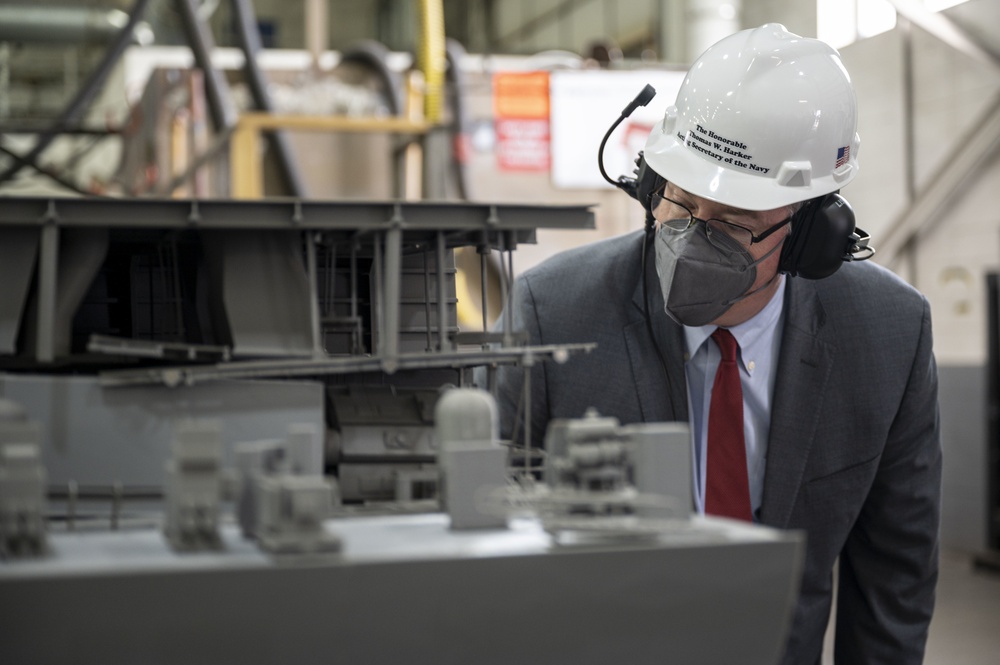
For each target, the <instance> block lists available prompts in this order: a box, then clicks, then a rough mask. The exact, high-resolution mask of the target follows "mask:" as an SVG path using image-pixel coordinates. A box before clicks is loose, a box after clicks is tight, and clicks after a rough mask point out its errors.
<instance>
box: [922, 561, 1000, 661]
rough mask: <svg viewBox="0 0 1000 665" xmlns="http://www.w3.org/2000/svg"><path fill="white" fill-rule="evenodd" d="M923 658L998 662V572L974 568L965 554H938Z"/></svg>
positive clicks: (999, 575)
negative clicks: (933, 602)
mask: <svg viewBox="0 0 1000 665" xmlns="http://www.w3.org/2000/svg"><path fill="white" fill-rule="evenodd" d="M924 662H925V665H997V663H1000V574H998V573H993V572H987V571H983V570H976V569H974V568H973V565H972V557H971V556H969V555H968V554H963V553H959V552H942V554H941V577H940V579H939V581H938V592H937V605H936V608H935V610H934V619H933V621H932V622H931V633H930V637H928V639H927V655H926V658H925V660H924Z"/></svg>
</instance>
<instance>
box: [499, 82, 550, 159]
mask: <svg viewBox="0 0 1000 665" xmlns="http://www.w3.org/2000/svg"><path fill="white" fill-rule="evenodd" d="M493 117H494V125H495V129H496V139H497V143H496V154H497V164H498V166H499V167H500V169H502V170H507V171H547V170H548V169H549V146H550V137H549V74H548V72H501V73H498V74H495V75H494V76H493Z"/></svg>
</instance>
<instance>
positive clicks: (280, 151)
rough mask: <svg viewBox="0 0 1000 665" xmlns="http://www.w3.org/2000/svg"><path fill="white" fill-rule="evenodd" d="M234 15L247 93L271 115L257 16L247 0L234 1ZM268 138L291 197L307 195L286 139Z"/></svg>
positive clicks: (270, 135) (273, 134) (282, 136)
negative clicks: (259, 62) (260, 57)
mask: <svg viewBox="0 0 1000 665" xmlns="http://www.w3.org/2000/svg"><path fill="white" fill-rule="evenodd" d="M233 16H234V18H235V19H236V24H237V27H238V28H239V29H238V30H237V36H238V37H239V40H240V46H241V47H242V49H243V55H244V60H245V63H244V69H243V71H244V74H245V75H246V78H247V85H249V87H250V94H251V95H252V96H253V101H254V106H255V107H256V108H257V110H259V111H267V112H268V113H270V112H272V111H273V110H274V105H273V104H271V97H270V95H269V94H268V92H267V81H265V79H264V74H263V73H262V72H261V70H260V67H259V66H257V54H258V53H260V51H261V50H262V49H263V47H262V46H261V43H260V32H259V31H258V29H257V17H256V15H255V14H254V10H253V5H252V4H251V3H250V0H233ZM267 138H268V141H269V142H270V144H271V147H272V148H273V149H274V152H275V155H276V157H277V159H278V166H279V167H280V168H281V172H282V173H283V174H284V176H285V181H286V184H287V186H288V189H289V191H290V193H291V195H292V196H295V197H297V198H304V197H306V196H308V194H307V192H306V184H305V181H304V180H303V179H302V174H301V172H300V171H299V168H298V164H297V163H296V162H295V157H294V155H293V154H292V146H291V144H290V143H289V142H288V137H287V136H285V133H284V132H277V131H276V132H270V133H268V135H267Z"/></svg>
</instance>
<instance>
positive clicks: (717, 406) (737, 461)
mask: <svg viewBox="0 0 1000 665" xmlns="http://www.w3.org/2000/svg"><path fill="white" fill-rule="evenodd" d="M712 339H713V340H715V343H716V344H717V345H718V347H719V350H720V351H722V361H721V362H720V363H719V369H718V370H717V371H716V372H715V384H714V385H713V386H712V404H711V406H709V410H708V463H707V465H708V468H707V471H706V487H705V512H706V513H707V514H709V515H719V516H720V517H733V518H736V519H741V520H746V521H748V522H749V521H751V515H750V482H749V481H748V480H747V450H746V444H745V443H744V441H743V389H742V387H741V386H740V368H739V365H737V364H736V352H737V350H738V346H737V344H736V339H735V338H733V336H732V334H731V333H730V332H729V331H728V330H724V329H723V328H716V330H715V332H714V333H712Z"/></svg>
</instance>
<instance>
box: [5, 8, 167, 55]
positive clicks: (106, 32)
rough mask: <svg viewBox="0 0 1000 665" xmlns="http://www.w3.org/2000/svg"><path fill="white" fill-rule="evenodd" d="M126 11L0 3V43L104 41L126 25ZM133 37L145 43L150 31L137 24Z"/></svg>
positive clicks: (89, 42)
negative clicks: (0, 4) (2, 4)
mask: <svg viewBox="0 0 1000 665" xmlns="http://www.w3.org/2000/svg"><path fill="white" fill-rule="evenodd" d="M128 18H129V17H128V14H126V13H125V12H123V11H121V10H118V9H112V10H110V11H108V10H101V9H87V8H84V7H35V6H25V5H4V6H0V42H21V43H24V42H32V43H47V44H79V43H83V44H107V43H109V42H112V41H113V40H114V39H115V37H116V36H117V35H118V33H119V32H120V31H121V29H122V28H123V27H125V26H126V25H127V24H128ZM133 39H134V41H135V43H138V44H141V45H143V46H147V45H149V44H152V43H153V30H152V29H151V28H150V27H149V24H148V23H146V22H141V23H136V24H135V30H134V35H133Z"/></svg>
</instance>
